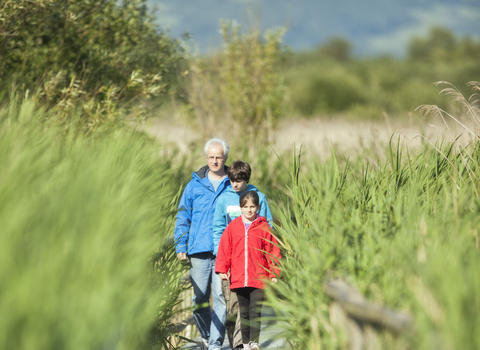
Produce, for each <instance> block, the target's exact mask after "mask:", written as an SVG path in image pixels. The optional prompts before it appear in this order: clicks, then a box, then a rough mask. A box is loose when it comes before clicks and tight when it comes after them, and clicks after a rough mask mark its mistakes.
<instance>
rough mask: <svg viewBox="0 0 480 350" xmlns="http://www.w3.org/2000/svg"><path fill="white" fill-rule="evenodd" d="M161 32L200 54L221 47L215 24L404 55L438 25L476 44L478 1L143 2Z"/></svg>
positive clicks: (296, 43) (300, 45) (311, 44)
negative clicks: (184, 40) (282, 30)
mask: <svg viewBox="0 0 480 350" xmlns="http://www.w3.org/2000/svg"><path fill="white" fill-rule="evenodd" d="M148 4H149V6H151V7H152V8H153V7H157V8H158V10H157V11H156V13H155V15H156V17H157V22H158V24H159V25H160V27H161V28H163V29H164V30H168V31H169V33H170V35H171V36H172V37H180V35H181V34H182V33H184V32H189V33H190V34H191V36H192V38H191V40H190V43H189V45H190V46H192V47H195V48H196V50H197V51H199V52H201V53H208V52H211V51H213V50H214V49H215V48H218V47H220V46H221V36H220V34H219V21H220V20H232V21H236V22H237V23H239V24H240V25H242V27H244V28H246V27H247V24H248V23H254V22H255V19H256V18H259V19H260V24H261V28H262V29H268V28H275V27H286V28H287V32H286V34H285V36H284V43H285V44H286V45H288V46H289V47H291V48H292V49H293V50H295V51H302V50H309V49H313V48H315V47H318V46H320V45H322V44H324V43H325V42H326V41H327V40H328V39H330V38H332V37H342V38H346V39H348V40H349V41H350V42H351V43H352V44H353V52H354V54H355V55H357V56H376V55H393V56H397V57H401V56H404V55H405V53H406V50H407V46H408V43H409V41H410V40H411V38H412V37H414V36H419V37H426V36H427V35H428V32H429V30H430V28H431V27H433V26H441V27H444V28H448V29H450V30H452V31H453V32H454V33H455V34H456V35H458V36H466V35H469V36H472V37H473V38H474V39H475V40H477V41H478V40H480V0H296V1H293V0H148Z"/></svg>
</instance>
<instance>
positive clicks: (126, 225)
mask: <svg viewBox="0 0 480 350" xmlns="http://www.w3.org/2000/svg"><path fill="white" fill-rule="evenodd" d="M47 113H48V112H45V111H44V110H42V109H40V108H38V107H37V106H36V105H35V104H34V103H33V102H31V101H24V102H22V103H20V102H16V101H11V102H10V104H9V105H6V106H3V108H2V109H1V110H0V198H1V201H0V222H1V223H2V225H1V226H2V228H1V235H0V265H1V266H2V268H1V269H0V286H1V287H0V296H1V297H0V313H1V315H2V320H1V321H0V324H1V327H2V329H3V332H1V335H0V347H1V348H3V349H36V350H38V349H49V350H51V349H134V348H136V349H137V348H152V345H154V344H157V345H158V346H161V344H162V343H165V342H166V339H165V338H163V337H162V336H160V337H159V336H158V334H162V330H165V328H166V326H167V325H168V320H169V317H170V316H171V315H172V310H171V308H172V303H173V302H175V301H176V295H178V293H179V292H180V290H181V287H179V284H178V277H179V276H180V274H181V272H182V271H181V269H182V268H181V267H180V266H179V265H178V264H175V263H174V259H173V258H172V255H174V251H173V250H172V246H171V245H169V244H166V245H163V246H162V242H164V240H165V239H166V238H167V237H168V236H169V235H171V234H172V232H173V230H172V226H171V224H172V221H173V217H174V214H175V210H176V200H177V193H178V188H179V187H180V183H179V182H178V180H176V179H177V178H178V169H177V170H174V169H173V168H172V164H171V162H170V161H169V160H168V159H166V158H162V157H160V156H159V154H160V151H161V148H162V146H161V145H160V144H158V143H157V142H154V141H153V140H151V139H150V138H149V137H147V136H145V135H143V134H141V133H138V132H135V131H130V130H116V131H113V130H112V131H111V132H109V133H108V134H107V133H104V134H102V135H99V136H95V135H91V136H90V137H88V138H87V137H82V136H79V135H68V134H67V135H66V134H65V133H64V132H63V131H62V130H58V129H57V128H56V127H55V126H52V125H46V124H45V123H44V122H42V120H46V119H48V118H46V114H47ZM161 247H162V248H161ZM172 300H173V302H172ZM152 329H153V333H154V335H155V334H156V336H150V335H149V334H150V333H151V330H152ZM163 333H165V332H163Z"/></svg>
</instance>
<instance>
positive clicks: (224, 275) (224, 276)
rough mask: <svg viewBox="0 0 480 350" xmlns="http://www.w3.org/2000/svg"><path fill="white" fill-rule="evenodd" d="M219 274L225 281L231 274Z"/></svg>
mask: <svg viewBox="0 0 480 350" xmlns="http://www.w3.org/2000/svg"><path fill="white" fill-rule="evenodd" d="M218 275H219V276H220V278H221V279H222V280H224V281H227V280H228V278H229V276H228V275H229V273H219V274H218Z"/></svg>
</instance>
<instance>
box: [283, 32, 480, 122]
mask: <svg viewBox="0 0 480 350" xmlns="http://www.w3.org/2000/svg"><path fill="white" fill-rule="evenodd" d="M350 50H351V45H349V44H348V41H347V40H346V39H342V38H333V39H332V40H330V41H329V42H327V43H326V44H325V45H324V46H321V47H319V48H317V49H316V50H313V51H311V52H303V53H297V54H294V55H292V56H291V57H290V58H289V59H288V60H287V61H286V62H285V63H284V64H283V65H282V69H281V73H282V76H283V77H284V79H285V85H286V86H287V87H288V88H289V90H290V108H291V111H290V113H291V114H293V116H326V115H333V114H342V115H343V116H347V117H350V118H357V119H379V118H383V117H384V115H385V114H387V115H390V116H392V117H400V118H401V117H406V116H408V115H410V114H411V113H412V112H413V111H414V109H415V108H416V107H418V106H419V105H420V104H422V103H430V104H437V105H439V106H442V107H444V108H449V107H450V106H449V104H448V103H447V100H446V99H445V98H444V97H443V96H441V95H439V94H438V92H437V90H436V88H435V87H434V85H433V83H434V82H435V81H450V82H452V83H453V84H455V85H457V86H460V89H461V91H462V92H463V93H468V91H467V89H466V88H464V86H465V83H466V82H467V81H470V80H478V78H479V77H480V65H479V64H478V62H479V60H480V40H479V41H478V42H475V41H474V40H473V39H471V38H469V37H465V38H457V37H455V36H454V34H453V33H452V32H451V31H449V30H447V29H441V28H434V29H432V31H431V32H430V35H429V37H427V38H425V39H421V38H413V39H412V41H411V44H410V47H409V55H408V58H407V59H399V58H393V57H376V58H362V59H359V58H357V59H353V58H352V57H350Z"/></svg>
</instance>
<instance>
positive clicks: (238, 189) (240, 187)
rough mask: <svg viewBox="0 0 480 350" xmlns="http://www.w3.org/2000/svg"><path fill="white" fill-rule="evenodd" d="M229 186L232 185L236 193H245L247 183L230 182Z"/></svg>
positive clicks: (242, 181)
mask: <svg viewBox="0 0 480 350" xmlns="http://www.w3.org/2000/svg"><path fill="white" fill-rule="evenodd" d="M230 184H231V185H232V188H233V190H234V191H235V192H238V193H241V192H243V191H245V190H246V189H247V187H248V182H247V181H245V180H237V181H232V180H230Z"/></svg>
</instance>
